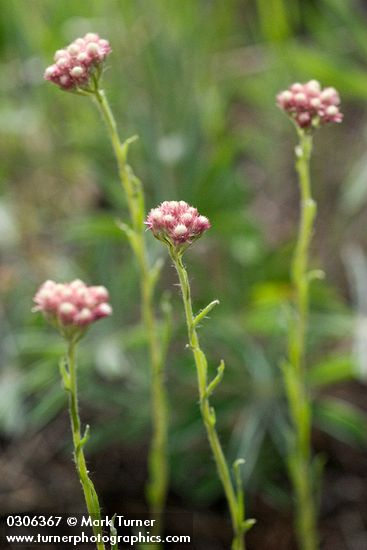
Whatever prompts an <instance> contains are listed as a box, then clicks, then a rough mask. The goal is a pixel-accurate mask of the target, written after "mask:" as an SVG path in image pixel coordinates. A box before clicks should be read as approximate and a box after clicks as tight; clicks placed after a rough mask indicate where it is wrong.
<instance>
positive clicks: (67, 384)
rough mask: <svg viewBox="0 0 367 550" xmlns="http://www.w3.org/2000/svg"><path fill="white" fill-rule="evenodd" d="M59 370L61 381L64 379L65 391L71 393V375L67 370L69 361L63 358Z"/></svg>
mask: <svg viewBox="0 0 367 550" xmlns="http://www.w3.org/2000/svg"><path fill="white" fill-rule="evenodd" d="M59 370H60V374H61V379H62V382H63V386H64V388H65V390H66V391H70V375H69V371H68V369H67V360H66V358H65V357H63V358H62V359H61V360H60V363H59Z"/></svg>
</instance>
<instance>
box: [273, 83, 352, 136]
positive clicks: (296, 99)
mask: <svg viewBox="0 0 367 550" xmlns="http://www.w3.org/2000/svg"><path fill="white" fill-rule="evenodd" d="M277 104H278V106H279V107H280V108H281V109H282V110H283V111H285V112H286V113H287V114H288V115H289V116H290V117H291V118H292V119H293V120H294V122H295V123H296V124H297V125H298V126H299V127H300V128H304V129H310V128H315V127H318V126H319V125H323V124H326V123H329V122H341V121H342V120H343V114H342V113H341V112H340V110H339V105H340V97H339V94H338V92H337V91H336V89H335V88H332V87H328V88H323V89H322V88H321V85H320V83H319V82H318V81H317V80H310V81H309V82H306V83H305V84H299V83H298V82H297V83H295V84H292V85H291V86H290V87H289V88H288V90H284V91H283V92H280V93H279V94H278V95H277Z"/></svg>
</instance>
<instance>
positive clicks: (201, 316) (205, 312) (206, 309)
mask: <svg viewBox="0 0 367 550" xmlns="http://www.w3.org/2000/svg"><path fill="white" fill-rule="evenodd" d="M218 304H219V300H213V301H212V302H210V304H208V305H207V306H206V307H204V309H202V310H201V311H200V312H199V313H198V314H197V315H196V316H195V317H194V320H193V326H194V327H196V326H197V324H198V323H200V321H201V320H202V319H204V317H206V315H208V313H209V312H210V311H211V310H212V309H213V307H214V306H217V305H218Z"/></svg>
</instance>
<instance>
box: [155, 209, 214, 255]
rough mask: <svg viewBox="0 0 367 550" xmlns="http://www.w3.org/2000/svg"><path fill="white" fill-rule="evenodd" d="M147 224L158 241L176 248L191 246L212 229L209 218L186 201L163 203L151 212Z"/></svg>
mask: <svg viewBox="0 0 367 550" xmlns="http://www.w3.org/2000/svg"><path fill="white" fill-rule="evenodd" d="M145 223H146V225H147V226H148V228H149V229H151V230H152V232H153V235H154V236H155V237H156V238H157V239H160V240H163V241H168V242H169V243H172V244H173V245H175V246H179V245H183V244H191V243H192V242H193V241H194V240H196V239H198V238H199V237H200V236H201V235H202V234H203V233H204V231H206V230H207V229H209V228H210V222H209V220H208V218H206V217H205V216H201V215H200V214H199V212H198V211H197V209H196V208H193V207H192V206H190V205H189V204H187V203H186V202H185V201H179V202H177V201H164V202H162V204H161V205H160V206H158V207H157V208H153V209H152V210H151V211H150V212H149V214H148V217H147V220H146V222H145Z"/></svg>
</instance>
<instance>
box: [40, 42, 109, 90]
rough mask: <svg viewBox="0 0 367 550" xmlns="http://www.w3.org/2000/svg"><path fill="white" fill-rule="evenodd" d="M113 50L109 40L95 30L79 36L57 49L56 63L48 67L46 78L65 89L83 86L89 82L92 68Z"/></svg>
mask: <svg viewBox="0 0 367 550" xmlns="http://www.w3.org/2000/svg"><path fill="white" fill-rule="evenodd" d="M110 52H111V47H110V44H109V42H108V40H104V39H103V38H100V37H99V36H98V34H95V33H93V32H89V33H87V34H86V35H85V36H84V38H77V39H76V40H74V42H72V43H71V44H69V46H67V47H66V48H65V49H62V50H57V52H56V53H55V57H54V60H55V63H54V64H53V65H50V67H47V69H46V70H45V74H44V78H45V79H46V80H50V81H51V82H54V83H55V84H57V85H58V86H60V88H62V89H63V90H71V89H73V88H77V87H79V88H81V87H83V86H86V85H87V84H88V82H89V79H90V75H91V72H92V70H93V69H94V68H95V67H96V66H97V65H100V64H101V63H102V62H103V61H104V60H105V59H106V57H107V55H108V54H109V53H110Z"/></svg>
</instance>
